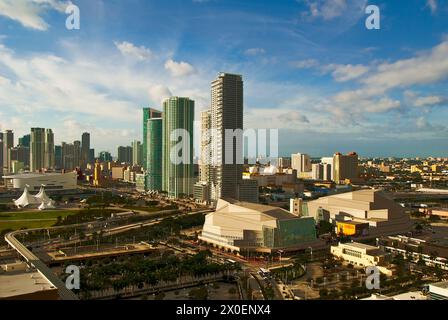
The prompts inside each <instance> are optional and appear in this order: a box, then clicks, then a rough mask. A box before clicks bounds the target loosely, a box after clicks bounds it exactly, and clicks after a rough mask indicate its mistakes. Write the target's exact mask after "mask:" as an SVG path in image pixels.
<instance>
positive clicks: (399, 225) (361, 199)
mask: <svg viewBox="0 0 448 320" xmlns="http://www.w3.org/2000/svg"><path fill="white" fill-rule="evenodd" d="M307 206H308V212H309V215H310V216H312V217H314V218H315V219H316V221H320V220H327V221H329V222H332V223H333V224H334V225H335V227H336V225H337V222H344V223H348V221H352V222H353V223H365V224H368V225H369V228H368V232H367V233H368V236H370V237H373V236H383V235H393V234H399V233H406V232H408V231H410V230H411V229H412V222H411V220H410V217H409V214H408V213H406V212H405V209H404V208H403V207H402V206H400V205H399V204H398V203H395V202H394V201H393V200H391V199H389V198H388V197H387V196H386V195H385V194H384V193H383V192H382V191H379V190H373V189H366V190H359V191H354V192H348V193H340V194H335V195H331V196H327V197H322V198H319V199H317V200H313V201H309V202H307ZM364 235H365V236H366V235H367V234H364Z"/></svg>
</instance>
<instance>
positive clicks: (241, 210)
mask: <svg viewBox="0 0 448 320" xmlns="http://www.w3.org/2000/svg"><path fill="white" fill-rule="evenodd" d="M199 239H200V240H202V241H204V242H207V243H209V244H212V245H214V246H216V247H219V248H223V249H226V250H230V251H237V252H239V253H243V254H244V253H246V252H248V251H255V252H260V253H272V252H276V251H278V250H280V249H281V250H285V251H294V250H299V249H304V248H308V247H310V246H313V245H321V242H320V241H319V240H317V238H316V229H315V224H314V219H312V218H310V217H303V218H299V217H297V216H295V215H292V214H291V213H289V212H288V211H286V210H284V209H281V208H277V207H271V206H266V205H260V204H255V203H248V202H234V203H230V202H228V201H224V200H221V199H220V200H219V201H218V204H217V208H216V211H215V212H213V213H210V214H208V215H207V216H206V218H205V223H204V227H203V229H202V234H201V235H200V236H199Z"/></svg>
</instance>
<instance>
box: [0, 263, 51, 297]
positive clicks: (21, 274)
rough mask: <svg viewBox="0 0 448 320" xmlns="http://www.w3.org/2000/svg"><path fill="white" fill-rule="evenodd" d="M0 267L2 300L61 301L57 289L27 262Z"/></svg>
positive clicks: (0, 294)
mask: <svg viewBox="0 0 448 320" xmlns="http://www.w3.org/2000/svg"><path fill="white" fill-rule="evenodd" d="M0 267H1V268H0V300H59V294H58V290H57V288H56V287H55V286H54V285H53V284H52V283H51V282H50V281H48V279H46V278H45V277H43V276H42V275H41V274H40V273H39V272H38V271H36V270H34V269H33V268H30V267H29V266H28V265H27V264H26V263H25V262H15V263H8V264H3V265H1V266H0Z"/></svg>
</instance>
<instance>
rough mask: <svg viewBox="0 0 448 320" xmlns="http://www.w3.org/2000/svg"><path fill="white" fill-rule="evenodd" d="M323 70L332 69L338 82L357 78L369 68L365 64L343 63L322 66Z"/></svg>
mask: <svg viewBox="0 0 448 320" xmlns="http://www.w3.org/2000/svg"><path fill="white" fill-rule="evenodd" d="M322 69H323V71H324V72H325V71H330V72H331V73H332V75H333V78H334V79H335V80H336V81H338V82H345V81H350V80H354V79H357V78H359V77H361V76H363V75H365V74H366V73H367V72H369V68H368V67H366V66H363V65H360V64H358V65H351V64H347V65H341V64H330V65H327V66H325V67H323V68H322Z"/></svg>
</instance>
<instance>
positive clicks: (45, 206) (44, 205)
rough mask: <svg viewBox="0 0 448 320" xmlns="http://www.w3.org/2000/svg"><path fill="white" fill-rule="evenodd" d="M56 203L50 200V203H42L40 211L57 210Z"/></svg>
mask: <svg viewBox="0 0 448 320" xmlns="http://www.w3.org/2000/svg"><path fill="white" fill-rule="evenodd" d="M55 208H56V206H55V202H54V201H53V200H51V199H50V201H48V202H42V204H41V205H40V206H39V208H38V209H39V210H41V211H43V210H48V209H55Z"/></svg>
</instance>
